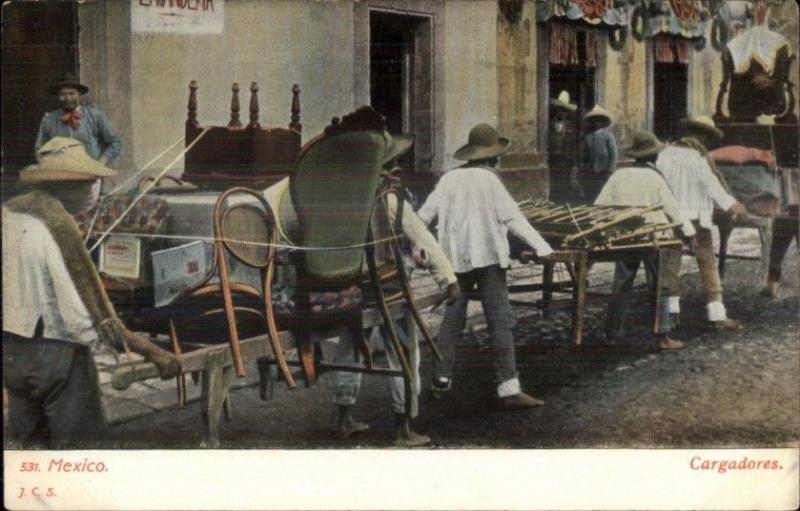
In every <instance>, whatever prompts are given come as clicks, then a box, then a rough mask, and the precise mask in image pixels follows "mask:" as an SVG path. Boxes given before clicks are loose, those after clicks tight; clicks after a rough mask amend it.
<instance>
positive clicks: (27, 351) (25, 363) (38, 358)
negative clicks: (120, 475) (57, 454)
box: [3, 332, 106, 448]
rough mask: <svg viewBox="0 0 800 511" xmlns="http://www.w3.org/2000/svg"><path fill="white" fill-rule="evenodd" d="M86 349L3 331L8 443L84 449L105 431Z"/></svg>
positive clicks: (94, 372) (90, 361)
mask: <svg viewBox="0 0 800 511" xmlns="http://www.w3.org/2000/svg"><path fill="white" fill-rule="evenodd" d="M97 381H98V380H97V370H96V368H95V365H94V361H93V360H92V357H91V354H90V352H89V349H88V348H87V347H86V346H81V345H78V344H74V343H69V342H65V341H59V340H53V339H45V338H42V337H37V338H33V339H28V338H25V337H20V336H18V335H14V334H11V333H8V332H3V384H4V385H5V386H6V390H7V391H8V423H7V424H6V434H7V443H8V444H9V445H8V446H9V447H25V448H28V447H48V448H78V447H83V448H89V447H93V446H95V445H96V443H97V441H98V440H100V439H102V437H103V436H104V434H105V428H106V426H105V420H104V418H103V412H102V404H101V398H100V389H99V387H98V383H97Z"/></svg>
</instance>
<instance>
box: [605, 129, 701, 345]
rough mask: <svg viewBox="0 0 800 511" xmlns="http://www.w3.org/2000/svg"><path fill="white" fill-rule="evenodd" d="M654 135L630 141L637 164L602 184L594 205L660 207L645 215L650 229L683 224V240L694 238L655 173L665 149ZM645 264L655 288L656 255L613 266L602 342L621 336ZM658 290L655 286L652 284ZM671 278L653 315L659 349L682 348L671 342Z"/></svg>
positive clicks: (643, 133) (645, 134)
mask: <svg viewBox="0 0 800 511" xmlns="http://www.w3.org/2000/svg"><path fill="white" fill-rule="evenodd" d="M664 147H665V145H664V144H663V143H661V141H660V140H658V138H656V136H655V135H653V134H652V133H650V132H649V131H641V132H639V133H637V134H636V136H635V137H634V139H633V145H631V146H630V147H629V148H627V149H626V151H625V152H626V154H627V155H628V156H630V157H631V158H633V159H634V160H635V162H634V164H633V165H631V166H629V167H623V168H620V169H617V170H616V171H615V172H614V173H613V174H612V175H611V177H610V178H609V180H608V181H607V182H606V184H605V186H603V189H602V190H601V191H600V195H599V196H598V197H597V199H596V200H595V204H598V205H608V206H612V205H613V206H638V207H649V206H657V205H661V206H662V209H660V210H657V211H651V212H649V213H646V215H645V217H646V218H645V220H646V221H647V223H648V224H669V223H671V222H683V225H682V226H681V231H682V233H683V236H684V237H685V238H692V236H694V234H695V229H694V226H693V225H692V223H691V222H690V221H686V220H684V219H683V218H682V216H681V212H680V209H679V208H678V202H677V201H676V200H675V196H674V195H673V194H672V191H671V190H670V188H669V186H668V185H667V182H666V181H665V180H664V177H663V176H661V174H660V173H659V172H658V170H657V169H656V167H655V165H654V163H655V161H656V158H657V157H658V153H659V152H660V151H661V150H662V149H664ZM680 257H681V256H680V252H678V253H676V254H669V255H668V256H667V260H666V261H664V262H663V263H662V264H668V261H669V260H670V259H672V258H677V259H678V261H680ZM641 264H644V268H645V271H646V272H647V273H648V275H649V277H650V281H651V282H653V283H657V282H658V279H657V278H656V275H658V270H659V266H658V264H659V261H658V254H650V255H647V256H644V257H642V256H631V257H630V258H626V259H622V260H619V261H617V262H616V263H615V268H614V283H613V285H612V292H613V298H612V299H611V301H610V302H609V304H608V310H607V312H606V338H607V339H608V340H615V339H619V338H622V337H623V336H624V327H625V316H626V315H627V313H628V310H629V309H630V308H631V307H635V304H633V303H632V300H631V298H632V296H631V290H632V288H633V283H634V280H635V279H636V273H637V272H638V271H639V266H640V265H641ZM656 285H657V284H656ZM669 289H670V282H669V275H666V278H664V279H663V282H662V289H660V290H659V291H661V292H662V295H663V296H664V300H661V303H660V304H658V305H659V308H658V310H656V323H655V324H656V326H655V337H656V344H657V346H658V347H659V348H660V349H662V350H675V349H681V348H683V343H682V342H681V341H679V340H677V339H672V338H670V336H669V334H670V331H671V330H672V326H671V324H670V317H669V301H668V300H667V295H668V294H669Z"/></svg>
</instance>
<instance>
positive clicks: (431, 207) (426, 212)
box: [417, 179, 442, 225]
mask: <svg viewBox="0 0 800 511" xmlns="http://www.w3.org/2000/svg"><path fill="white" fill-rule="evenodd" d="M441 182H442V181H441V179H440V180H439V182H438V183H436V187H435V188H434V189H433V191H432V192H431V194H430V195H428V198H427V199H426V200H425V204H423V205H422V207H421V208H419V211H417V216H419V219H420V220H422V223H424V224H425V225H430V224H431V222H433V219H434V218H436V214H437V212H438V211H439V198H440V197H441V195H442V190H441Z"/></svg>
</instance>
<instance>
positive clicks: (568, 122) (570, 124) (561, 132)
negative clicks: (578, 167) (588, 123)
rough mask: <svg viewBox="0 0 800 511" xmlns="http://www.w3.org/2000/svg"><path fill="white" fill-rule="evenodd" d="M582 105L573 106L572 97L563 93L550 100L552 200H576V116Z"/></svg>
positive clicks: (548, 148)
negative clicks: (574, 174) (574, 196)
mask: <svg viewBox="0 0 800 511" xmlns="http://www.w3.org/2000/svg"><path fill="white" fill-rule="evenodd" d="M577 110H578V105H575V104H573V103H570V99H569V93H568V92H567V91H561V94H559V95H558V99H553V100H550V135H549V139H548V143H547V146H548V147H547V165H548V166H549V167H550V200H551V201H553V202H568V201H570V200H571V199H572V195H573V193H572V183H571V180H570V178H571V175H572V173H573V172H574V171H575V163H576V159H577V158H576V150H577V136H578V133H577V129H576V127H575V121H574V120H573V118H572V117H573V116H574V115H575V112H576V111H577Z"/></svg>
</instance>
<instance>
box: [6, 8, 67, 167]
mask: <svg viewBox="0 0 800 511" xmlns="http://www.w3.org/2000/svg"><path fill="white" fill-rule="evenodd" d="M2 24H3V35H2V38H3V40H2V59H3V60H2V87H3V94H2V136H3V142H2V144H3V145H2V159H3V162H2V163H3V173H4V175H3V180H4V181H6V179H9V180H13V179H14V177H15V175H16V171H17V170H18V169H20V168H21V167H22V166H24V165H27V164H29V163H32V162H33V161H34V159H35V157H34V153H33V145H34V143H35V141H36V133H37V132H38V129H39V121H41V119H42V115H44V113H45V112H47V111H49V110H53V109H55V108H58V101H57V100H56V98H55V97H53V96H51V95H50V94H49V92H48V88H49V87H50V86H51V85H52V84H53V83H55V82H57V81H59V80H60V79H62V78H63V77H64V75H65V74H66V73H72V74H73V75H75V76H78V23H77V3H75V2H63V1H55V0H53V1H43V2H4V3H3V7H2Z"/></svg>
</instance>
